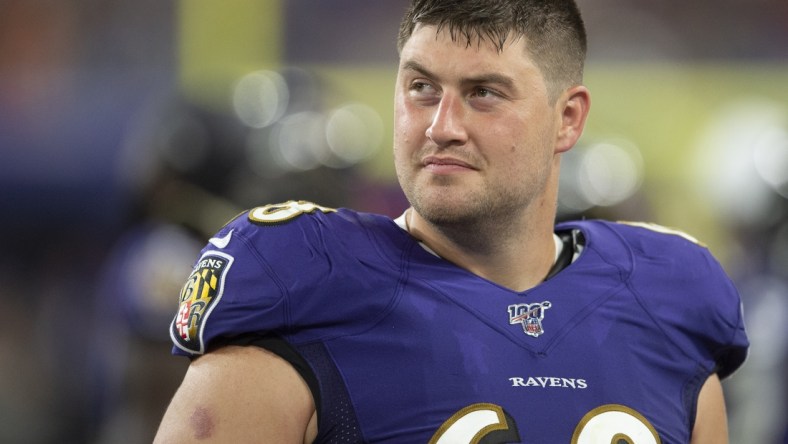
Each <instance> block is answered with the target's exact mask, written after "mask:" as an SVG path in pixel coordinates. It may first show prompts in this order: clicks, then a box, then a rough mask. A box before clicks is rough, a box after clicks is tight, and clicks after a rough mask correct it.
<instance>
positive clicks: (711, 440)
mask: <svg viewBox="0 0 788 444" xmlns="http://www.w3.org/2000/svg"><path fill="white" fill-rule="evenodd" d="M727 442H728V419H727V416H726V413H725V399H724V397H723V393H722V384H721V383H720V378H719V377H718V376H717V374H716V373H714V374H712V375H711V376H709V378H708V379H707V380H706V382H705V383H704V384H703V387H702V388H701V389H700V395H698V411H697V413H696V414H695V427H694V428H693V429H692V441H691V442H690V443H691V444H726V443H727Z"/></svg>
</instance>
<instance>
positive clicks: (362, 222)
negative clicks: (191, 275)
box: [211, 200, 396, 250]
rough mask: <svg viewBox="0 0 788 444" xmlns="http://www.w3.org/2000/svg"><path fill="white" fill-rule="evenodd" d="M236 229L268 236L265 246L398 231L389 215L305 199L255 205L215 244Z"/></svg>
mask: <svg viewBox="0 0 788 444" xmlns="http://www.w3.org/2000/svg"><path fill="white" fill-rule="evenodd" d="M230 231H232V232H233V233H234V235H236V236H241V237H243V238H245V239H247V240H250V241H254V240H259V239H264V240H265V242H264V244H265V246H266V247H265V248H266V249H269V250H270V249H272V248H274V247H282V246H284V245H285V244H287V245H293V244H298V243H312V244H313V245H314V242H317V241H320V240H324V239H327V238H332V239H336V240H340V241H344V242H346V243H347V242H353V241H363V240H364V239H368V238H369V237H370V236H376V235H380V233H386V232H388V231H396V224H395V223H394V222H393V221H392V220H391V218H388V217H386V216H382V215H378V214H372V213H363V212H358V211H355V210H351V209H348V208H333V207H328V206H324V205H320V204H317V203H313V202H309V201H305V200H290V201H287V202H282V203H273V204H266V205H261V206H257V207H254V208H251V209H249V210H247V211H244V212H243V213H241V214H239V215H238V216H236V217H235V218H233V219H232V220H231V221H229V222H228V223H227V224H225V226H224V227H222V228H221V229H220V230H219V231H218V232H217V233H216V235H215V236H214V237H213V238H212V239H211V243H214V241H215V240H217V239H222V238H223V237H224V236H227V234H228V233H229V232H230Z"/></svg>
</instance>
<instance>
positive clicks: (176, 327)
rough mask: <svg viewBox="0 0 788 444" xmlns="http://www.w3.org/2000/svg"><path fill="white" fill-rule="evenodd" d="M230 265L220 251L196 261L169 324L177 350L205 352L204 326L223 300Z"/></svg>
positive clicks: (210, 253) (226, 257) (228, 259)
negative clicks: (225, 279)
mask: <svg viewBox="0 0 788 444" xmlns="http://www.w3.org/2000/svg"><path fill="white" fill-rule="evenodd" d="M232 263H233V257H232V256H230V255H228V254H225V253H221V252H219V251H208V252H206V253H205V254H204V255H203V256H202V257H201V258H200V260H199V261H198V262H197V265H196V266H195V267H194V271H193V272H192V274H191V275H190V276H189V279H188V280H187V281H186V284H184V286H183V289H181V296H180V301H179V302H180V304H179V306H178V313H177V314H176V315H175V319H173V320H172V324H170V336H171V337H172V341H173V343H174V344H175V345H176V346H177V347H178V348H180V349H182V350H184V351H187V352H189V353H196V354H202V353H205V343H204V341H203V330H204V329H205V323H206V321H207V320H208V316H210V315H211V311H213V309H214V308H215V307H216V305H217V304H218V303H219V300H220V299H221V298H222V290H223V288H224V277H225V276H226V275H227V271H228V270H229V269H230V266H231V265H232Z"/></svg>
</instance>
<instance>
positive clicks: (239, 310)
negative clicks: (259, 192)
mask: <svg viewBox="0 0 788 444" xmlns="http://www.w3.org/2000/svg"><path fill="white" fill-rule="evenodd" d="M392 223H393V222H392ZM363 224H364V221H363V220H361V219H360V216H359V215H358V214H357V213H353V212H348V211H345V210H339V211H336V210H333V209H329V208H324V207H319V206H316V205H314V204H309V203H304V202H289V203H286V204H282V205H278V206H267V207H260V208H256V209H254V210H252V211H250V212H249V213H245V214H243V215H241V216H239V217H238V218H237V219H235V220H234V221H232V222H231V223H229V224H228V225H227V226H225V227H224V228H223V229H222V230H220V231H219V233H217V234H216V235H215V236H214V237H213V238H212V239H211V240H210V242H209V243H208V245H207V246H206V247H205V248H204V249H203V251H202V255H201V257H200V259H199V260H198V261H197V263H196V265H195V267H194V270H193V272H192V274H191V276H190V277H189V279H188V280H187V283H186V285H184V287H183V290H182V291H181V294H180V300H179V309H178V312H177V315H176V316H175V318H174V319H173V321H172V323H171V326H170V336H171V338H172V341H173V343H174V348H173V351H174V353H176V354H185V355H198V354H202V353H205V352H206V351H208V349H210V347H211V344H212V343H214V342H215V341H217V340H218V339H222V340H226V339H227V338H232V337H235V336H240V335H245V334H250V333H252V334H260V335H269V334H273V335H276V336H280V337H283V338H285V339H287V340H290V341H291V342H292V343H294V344H298V343H303V342H310V341H315V340H322V339H326V338H328V337H333V336H341V335H346V334H352V333H353V332H354V329H355V330H358V329H364V328H367V327H366V322H364V321H366V320H368V322H370V323H374V322H375V320H376V319H378V318H379V317H380V316H382V315H384V314H385V312H386V306H387V304H388V300H387V298H385V297H384V298H377V299H376V301H372V303H370V301H365V303H364V304H359V303H357V302H358V301H359V300H360V299H361V298H365V297H366V296H367V295H368V294H372V293H375V294H378V295H380V294H384V295H385V294H388V295H389V296H391V295H393V294H394V292H395V290H396V288H394V287H393V286H392V285H390V284H385V283H380V282H375V281H374V280H372V279H370V278H369V276H376V275H377V276H379V275H389V274H390V273H385V272H382V273H381V272H377V273H376V272H375V271H380V269H381V268H387V267H389V268H391V269H393V268H394V265H393V264H392V263H388V262H386V261H385V260H381V259H380V255H379V252H378V250H377V249H375V247H374V245H373V244H372V243H370V242H369V241H368V239H366V231H365V229H364V228H363V226H362V225H363ZM373 289H374V292H373ZM378 302H379V304H378ZM348 320H352V325H353V327H350V326H348V329H344V328H342V327H343V325H348V324H351V323H349V322H348ZM358 320H362V322H359V321H358ZM293 332H298V335H297V337H296V336H293V335H291V333H293Z"/></svg>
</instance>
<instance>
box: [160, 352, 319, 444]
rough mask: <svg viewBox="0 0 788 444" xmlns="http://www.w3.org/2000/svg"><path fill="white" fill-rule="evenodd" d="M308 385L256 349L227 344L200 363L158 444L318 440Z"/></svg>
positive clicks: (168, 415) (169, 411) (172, 407)
mask: <svg viewBox="0 0 788 444" xmlns="http://www.w3.org/2000/svg"><path fill="white" fill-rule="evenodd" d="M316 419H317V418H316V415H315V407H314V401H313V400H312V395H311V393H310V391H309V388H308V386H307V385H306V383H305V382H304V380H303V379H301V377H300V376H299V374H298V373H297V372H296V371H295V370H294V369H293V367H292V366H291V365H290V364H289V363H287V362H285V361H284V360H283V359H281V358H280V357H278V356H277V355H275V354H273V353H270V352H268V351H266V350H264V349H261V348H258V347H237V346H227V347H224V348H221V349H219V350H216V351H214V352H211V353H208V354H206V355H204V356H202V357H200V358H198V359H196V360H195V361H194V362H192V364H191V365H190V366H189V369H188V371H187V372H186V376H185V377H184V380H183V382H182V384H181V386H180V388H179V389H178V391H177V392H176V393H175V396H174V397H173V399H172V402H171V403H170V406H169V407H168V409H167V412H166V413H165V415H164V418H163V419H162V422H161V425H160V427H159V430H158V433H157V435H156V438H155V440H154V442H155V443H167V444H170V443H191V442H196V441H199V442H201V443H228V442H276V443H284V444H290V443H292V444H302V443H311V442H313V441H314V439H315V436H316V433H317V420H316Z"/></svg>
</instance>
